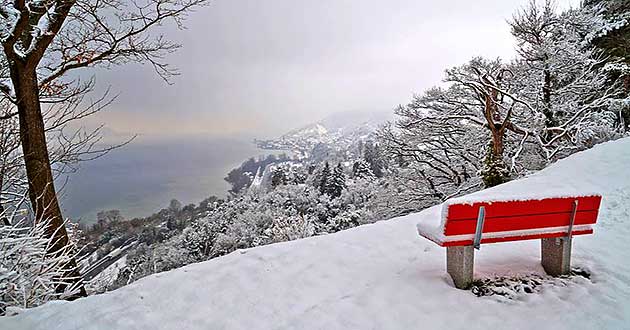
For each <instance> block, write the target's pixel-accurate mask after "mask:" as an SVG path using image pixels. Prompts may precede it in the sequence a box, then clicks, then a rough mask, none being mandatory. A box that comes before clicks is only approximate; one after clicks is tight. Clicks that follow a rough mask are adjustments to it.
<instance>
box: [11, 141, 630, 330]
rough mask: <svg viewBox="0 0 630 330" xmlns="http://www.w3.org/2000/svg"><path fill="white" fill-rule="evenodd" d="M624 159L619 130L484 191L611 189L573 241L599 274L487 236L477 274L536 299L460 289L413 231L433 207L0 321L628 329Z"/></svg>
mask: <svg viewBox="0 0 630 330" xmlns="http://www.w3.org/2000/svg"><path fill="white" fill-rule="evenodd" d="M628 164H630V139H624V140H619V141H616V142H610V143H606V144H603V145H599V146H597V147H595V148H593V149H592V150H589V151H586V152H582V153H579V154H576V155H574V156H572V157H570V158H567V159H565V160H562V161H560V162H558V163H556V164H554V165H553V166H551V167H549V168H547V169H545V170H543V171H541V172H539V173H537V174H536V175H535V176H533V177H530V178H526V179H523V180H519V181H516V182H513V183H510V184H506V185H503V186H500V187H496V188H494V189H492V190H487V191H484V192H480V193H479V196H481V195H484V196H490V197H491V198H492V196H499V195H503V194H508V195H509V196H517V195H528V194H529V195H531V194H540V190H544V189H546V188H545V187H546V186H548V187H553V188H552V189H553V191H556V192H557V191H561V190H562V189H563V187H566V189H568V190H570V191H574V190H578V191H593V190H595V191H599V192H601V193H602V194H603V195H604V201H603V205H602V212H601V214H600V218H599V222H598V224H597V225H596V226H595V235H589V236H586V237H576V239H575V240H574V245H573V248H574V249H573V266H577V267H580V268H582V269H586V270H588V271H589V272H590V273H591V276H590V279H586V278H584V277H581V276H575V277H572V278H564V279H550V278H546V277H545V276H544V275H542V274H544V273H543V270H542V267H541V266H540V264H539V254H540V250H539V249H540V246H539V242H538V241H524V242H512V243H504V244H490V245H484V246H483V247H482V249H481V251H480V252H477V256H476V265H475V266H476V269H475V271H476V274H475V275H476V277H478V278H488V277H493V276H495V275H500V276H513V275H515V274H523V275H527V274H539V276H538V278H542V284H541V285H540V287H538V289H537V290H539V291H538V292H536V293H533V294H525V293H519V292H516V291H515V292H514V293H513V294H511V295H510V297H511V299H508V298H505V297H501V296H490V297H477V296H475V295H474V294H472V293H471V292H470V291H462V290H457V289H454V288H453V287H452V285H451V284H450V279H449V278H448V275H446V274H445V251H444V249H442V248H439V247H438V246H436V245H435V244H433V243H431V242H429V241H428V240H426V239H423V238H420V237H418V235H417V233H416V228H415V225H416V224H417V223H418V222H422V221H431V220H434V216H433V215H434V214H435V213H436V212H439V209H438V208H436V207H434V208H431V209H429V210H426V211H424V212H421V213H418V214H412V215H409V216H406V217H402V218H397V219H392V220H389V221H383V222H379V223H376V224H373V225H366V226H361V227H358V228H355V229H351V230H347V231H343V232H339V233H337V234H332V235H328V236H320V237H313V238H309V239H304V240H299V241H293V242H288V243H281V244H275V245H269V246H264V247H259V248H254V249H249V250H244V251H237V252H235V253H232V254H230V255H227V256H225V257H221V258H217V259H214V260H211V261H208V262H204V263H199V264H194V265H189V266H186V267H183V268H180V269H177V270H174V271H171V272H167V273H162V274H157V275H153V276H150V277H147V278H145V279H143V280H140V281H138V282H135V283H133V284H131V285H129V286H127V287H123V288H121V289H119V290H116V291H114V292H111V293H107V294H103V295H99V296H93V297H89V298H85V299H81V300H78V301H75V302H71V303H68V302H55V303H49V304H47V305H44V306H42V307H39V308H35V309H32V310H28V311H25V312H23V313H21V314H20V315H18V316H15V317H8V318H3V319H0V328H1V329H64V330H68V329H412V328H421V327H423V328H450V329H488V328H492V327H495V328H506V329H507V328H511V329H523V328H539V329H540V328H551V327H552V326H553V328H554V329H593V328H599V327H603V328H615V329H619V328H624V327H627V326H628V324H630V323H629V322H630V264H629V263H628V262H627V260H630V239H629V237H630V175H628V170H627V165H628ZM541 184H543V185H544V186H541ZM519 187H525V188H527V190H523V189H522V188H519ZM532 189H536V190H537V191H532ZM550 189H551V188H550ZM530 276H531V275H530ZM517 291H518V290H517Z"/></svg>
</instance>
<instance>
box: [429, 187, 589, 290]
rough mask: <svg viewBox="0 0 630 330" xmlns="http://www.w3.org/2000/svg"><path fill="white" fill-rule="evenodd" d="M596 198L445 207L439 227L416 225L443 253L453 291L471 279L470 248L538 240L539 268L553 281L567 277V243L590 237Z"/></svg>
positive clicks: (569, 245)
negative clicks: (579, 237)
mask: <svg viewBox="0 0 630 330" xmlns="http://www.w3.org/2000/svg"><path fill="white" fill-rule="evenodd" d="M600 203H601V196H583V197H565V198H546V199H540V200H524V201H493V202H475V203H449V202H448V201H447V202H446V203H444V205H443V206H442V208H443V209H442V219H441V222H440V225H439V227H438V228H434V227H428V226H424V224H423V223H420V224H418V231H419V233H420V235H422V236H424V237H426V238H428V239H430V240H432V241H434V242H435V243H437V244H438V245H440V246H444V247H446V248H447V254H446V259H447V261H446V263H447V272H448V273H449V275H451V277H452V278H453V282H454V284H455V286H456V287H457V288H460V289H463V288H468V287H469V286H470V284H471V283H472V280H473V264H474V250H473V247H474V248H477V249H479V247H480V245H481V244H485V243H496V242H509V241H518V240H529V239H541V241H542V248H541V253H542V265H543V268H544V269H545V271H546V272H547V273H548V274H549V275H552V276H558V275H562V274H568V273H569V272H570V263H571V238H572V237H573V236H576V235H585V234H592V233H593V228H592V225H594V224H595V222H596V221H597V215H598V211H599V206H600Z"/></svg>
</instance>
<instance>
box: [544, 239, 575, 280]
mask: <svg viewBox="0 0 630 330" xmlns="http://www.w3.org/2000/svg"><path fill="white" fill-rule="evenodd" d="M541 254H542V258H541V259H542V260H541V264H542V266H543V268H544V269H545V272H547V274H549V275H551V276H559V275H568V274H569V273H570V272H571V239H568V238H543V239H541Z"/></svg>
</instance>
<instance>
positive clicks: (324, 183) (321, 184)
mask: <svg viewBox="0 0 630 330" xmlns="http://www.w3.org/2000/svg"><path fill="white" fill-rule="evenodd" d="M329 178H330V164H328V162H326V163H324V168H323V169H322V172H321V173H320V174H319V180H318V181H317V188H318V189H319V193H320V194H322V195H323V194H325V193H326V192H327V187H328V179H329Z"/></svg>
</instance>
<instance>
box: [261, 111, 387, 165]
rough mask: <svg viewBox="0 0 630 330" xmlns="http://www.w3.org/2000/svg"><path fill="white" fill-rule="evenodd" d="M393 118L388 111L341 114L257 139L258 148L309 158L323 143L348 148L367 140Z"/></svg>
mask: <svg viewBox="0 0 630 330" xmlns="http://www.w3.org/2000/svg"><path fill="white" fill-rule="evenodd" d="M392 116H393V115H392V114H391V113H387V112H354V111H349V112H340V113H336V114H333V115H330V116H328V117H326V118H324V119H323V120H320V121H318V122H316V123H313V124H310V125H307V126H304V127H302V128H298V129H295V130H292V131H290V132H288V133H286V134H284V135H282V136H280V137H279V138H276V139H268V140H256V145H257V146H258V147H259V148H261V149H267V150H288V151H292V152H295V153H297V154H298V155H300V156H308V153H309V152H311V150H313V148H315V146H317V145H319V144H324V145H328V146H335V147H337V148H344V147H347V146H348V145H350V144H352V143H353V142H356V141H357V140H360V139H366V138H368V137H369V136H370V135H371V134H373V133H374V131H375V130H376V129H377V128H378V127H379V126H380V125H382V124H384V123H385V122H386V121H388V120H391V119H392Z"/></svg>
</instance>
